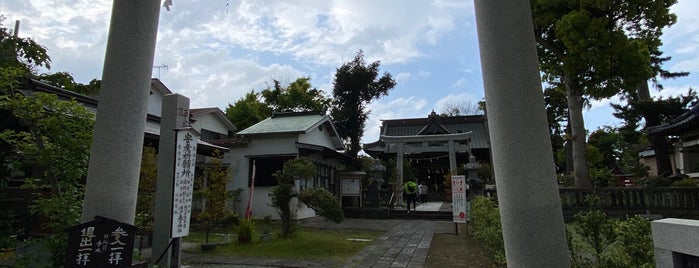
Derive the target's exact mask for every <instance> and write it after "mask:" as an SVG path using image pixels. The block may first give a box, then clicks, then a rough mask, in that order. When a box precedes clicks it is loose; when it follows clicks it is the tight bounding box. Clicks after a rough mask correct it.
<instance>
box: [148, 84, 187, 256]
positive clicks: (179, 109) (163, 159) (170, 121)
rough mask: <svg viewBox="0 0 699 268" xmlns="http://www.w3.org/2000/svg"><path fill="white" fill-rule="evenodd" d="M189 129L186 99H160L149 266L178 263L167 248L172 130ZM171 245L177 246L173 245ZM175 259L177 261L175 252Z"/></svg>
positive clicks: (174, 135) (173, 154) (172, 170)
mask: <svg viewBox="0 0 699 268" xmlns="http://www.w3.org/2000/svg"><path fill="white" fill-rule="evenodd" d="M186 126H189V98H187V97H185V96H182V95H179V94H169V95H165V96H164V97H163V106H162V109H161V119H160V140H159V142H158V180H157V182H156V187H155V188H156V190H155V209H154V212H153V214H154V218H153V248H152V250H151V264H152V265H155V264H156V262H157V261H158V258H160V256H163V258H162V259H161V260H160V262H159V263H157V265H158V266H160V267H171V266H172V264H173V263H176V264H178V263H180V262H179V261H180V260H179V259H174V258H172V255H173V254H172V252H173V250H178V249H177V248H175V249H173V248H168V245H169V244H170V240H171V239H172V238H171V230H170V228H171V225H172V204H173V200H172V199H173V196H172V195H173V192H172V191H173V188H174V178H175V157H176V152H175V151H176V148H175V140H176V139H177V133H176V132H175V129H176V128H182V127H186ZM173 243H179V241H174V242H173ZM175 256H177V257H179V252H176V254H175Z"/></svg>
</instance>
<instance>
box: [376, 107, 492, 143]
mask: <svg viewBox="0 0 699 268" xmlns="http://www.w3.org/2000/svg"><path fill="white" fill-rule="evenodd" d="M435 119H436V120H438V121H439V124H441V126H442V127H444V128H445V129H446V130H448V131H449V132H450V133H452V134H456V133H465V132H471V133H472V134H471V148H474V149H478V148H484V149H487V148H490V142H489V137H488V131H487V127H486V120H485V117H484V116H481V115H476V116H473V115H470V116H450V117H438V118H435ZM382 121H383V124H382V126H381V135H384V136H413V135H419V134H420V131H422V130H423V129H424V128H425V126H427V125H428V124H429V123H430V118H429V117H428V118H409V119H391V120H382Z"/></svg>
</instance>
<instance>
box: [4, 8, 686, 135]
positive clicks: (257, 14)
mask: <svg viewBox="0 0 699 268" xmlns="http://www.w3.org/2000/svg"><path fill="white" fill-rule="evenodd" d="M111 5H112V1H110V0H9V1H8V0H3V1H0V15H3V16H5V20H4V21H3V22H2V24H3V25H2V26H3V27H6V28H8V29H11V30H12V29H14V25H15V21H16V20H20V28H19V36H20V37H23V38H31V39H33V40H34V41H36V42H38V43H39V44H41V45H43V46H45V47H46V48H47V49H48V53H49V56H50V57H51V60H52V61H51V69H50V70H48V72H69V73H71V74H72V75H73V76H74V77H75V79H76V81H77V82H81V83H87V82H89V81H90V80H92V79H101V77H102V66H103V62H104V54H105V47H106V42H107V34H108V30H109V19H110V14H111ZM671 10H672V12H673V13H675V14H676V15H677V17H678V20H677V23H676V24H675V25H673V26H672V27H670V28H667V29H665V31H664V35H663V46H662V48H661V50H662V51H663V52H664V53H665V54H664V55H666V56H671V57H672V60H670V61H669V62H667V63H666V64H665V65H664V67H665V69H667V70H670V71H687V72H690V75H689V76H687V77H682V78H677V79H673V80H664V81H661V83H662V85H663V86H664V89H663V90H662V91H659V90H652V94H653V95H654V96H656V97H659V96H662V97H667V96H677V95H679V94H682V93H686V92H687V90H688V89H689V88H690V87H692V88H695V89H698V88H699V16H697V15H696V14H699V1H696V0H679V1H678V3H677V4H676V5H674V6H673V7H672V9H671ZM360 49H361V50H363V51H364V55H365V60H366V61H367V62H373V61H380V62H381V65H380V71H381V72H388V73H390V74H391V75H392V76H393V77H394V79H395V80H396V82H397V85H396V87H395V88H394V89H393V90H391V91H390V92H389V95H388V96H385V97H382V98H381V99H378V100H376V101H374V102H373V103H371V104H370V105H369V109H370V110H371V114H370V116H369V118H368V121H367V122H366V129H365V133H364V137H363V139H362V142H364V143H368V142H373V141H376V140H378V138H379V127H380V125H381V120H383V119H399V118H424V117H426V116H427V115H428V114H429V113H430V112H432V111H435V112H437V113H441V112H443V111H444V106H445V104H446V105H449V104H452V105H453V104H464V103H467V104H468V103H471V104H475V103H477V102H478V101H480V100H481V99H483V98H484V90H483V82H482V77H481V66H480V57H479V51H478V41H477V33H476V25H475V14H474V7H473V2H472V1H463V0H429V1H428V0H381V1H375V0H371V1H370V0H324V1H301V0H285V1H276V0H250V1H248V0H215V1H212V0H173V5H172V6H171V7H170V11H167V10H166V9H165V8H162V9H161V11H160V22H159V29H158V38H157V45H156V51H155V59H154V63H153V65H154V68H153V77H155V78H159V79H160V80H161V81H162V82H163V83H164V84H165V85H166V86H167V87H168V88H169V89H170V90H171V91H173V92H175V93H179V94H182V95H184V96H187V97H189V98H190V102H191V107H192V108H205V107H218V108H221V110H223V111H224V112H225V109H226V108H227V107H228V105H229V104H233V103H235V101H237V100H239V99H240V98H241V97H243V96H244V95H245V94H246V93H248V92H250V91H251V90H255V91H256V92H259V91H261V90H263V89H265V88H267V87H268V86H270V85H272V80H279V81H281V82H282V83H283V84H288V83H290V82H292V81H294V80H296V79H297V78H299V77H310V78H311V84H312V85H313V86H314V87H316V88H318V89H321V90H324V91H325V92H327V94H328V95H330V94H331V92H332V83H333V77H334V75H335V71H336V69H337V68H339V67H340V66H342V64H344V63H346V62H349V61H351V60H352V59H353V58H354V56H355V55H356V53H357V51H359V50H360ZM44 71H46V70H41V72H44ZM610 102H613V103H618V102H619V99H618V98H612V99H611V100H604V101H597V102H593V103H592V105H591V106H590V108H589V109H587V110H585V111H584V117H585V126H586V128H587V129H588V130H590V131H593V130H595V129H597V128H599V127H601V126H604V125H610V126H615V125H618V124H619V120H617V119H615V118H614V117H613V116H612V114H611V112H612V109H611V108H610V106H609V103H610Z"/></svg>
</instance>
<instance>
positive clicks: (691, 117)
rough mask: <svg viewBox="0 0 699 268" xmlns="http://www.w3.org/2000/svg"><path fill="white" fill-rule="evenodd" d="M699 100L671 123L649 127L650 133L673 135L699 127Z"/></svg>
mask: <svg viewBox="0 0 699 268" xmlns="http://www.w3.org/2000/svg"><path fill="white" fill-rule="evenodd" d="M698 126H699V102H697V103H696V104H694V106H692V108H690V109H689V111H687V112H685V113H683V114H681V115H679V116H677V117H675V118H673V119H672V120H671V121H670V122H669V123H667V124H662V125H659V126H653V127H649V128H648V134H649V135H671V134H678V133H682V132H685V131H690V130H696V129H698V128H699V127H698Z"/></svg>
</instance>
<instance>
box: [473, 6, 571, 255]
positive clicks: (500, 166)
mask: <svg viewBox="0 0 699 268" xmlns="http://www.w3.org/2000/svg"><path fill="white" fill-rule="evenodd" d="M474 4H475V5H474V6H475V11H476V25H477V29H478V45H479V47H480V56H481V67H482V70H483V84H484V85H483V86H484V88H485V101H486V107H487V109H488V130H489V132H490V141H491V150H492V157H493V167H494V170H495V179H496V186H497V195H498V203H499V206H500V216H501V219H502V235H503V238H504V242H505V257H506V259H507V263H508V264H509V265H512V266H516V267H570V258H569V255H568V254H569V253H568V248H567V241H566V235H565V229H564V228H565V226H564V223H563V212H562V210H561V199H560V196H559V193H558V185H557V183H556V171H555V168H554V162H553V153H552V150H551V140H550V136H549V132H548V125H547V122H546V112H545V108H544V96H543V91H542V88H541V78H540V76H539V68H538V66H539V65H538V64H539V62H538V59H537V54H536V43H535V40H534V28H533V23H532V13H531V8H530V2H529V0H475V1H474Z"/></svg>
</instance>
